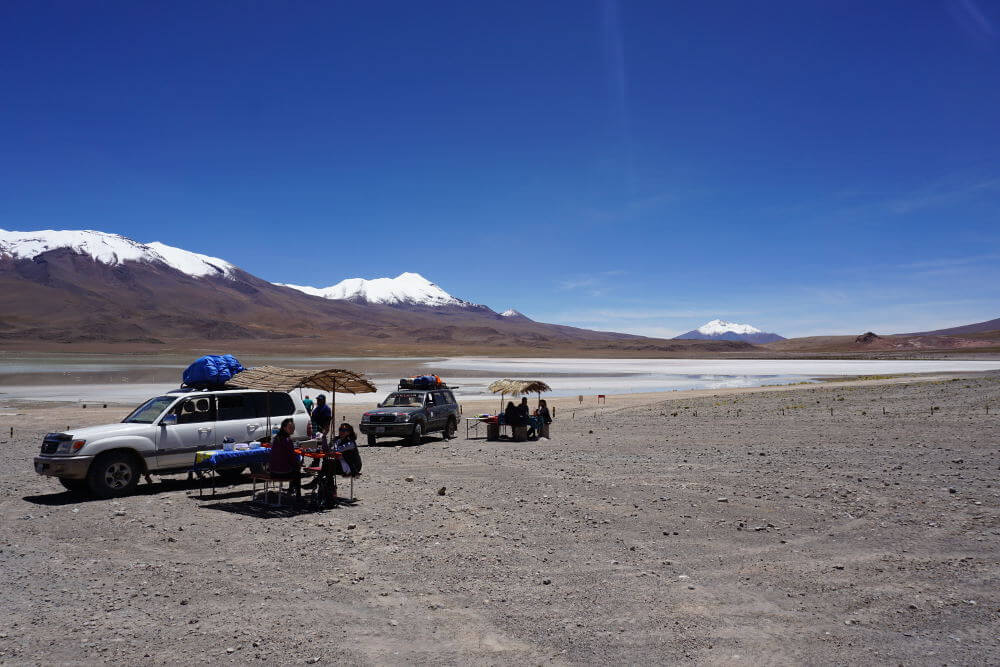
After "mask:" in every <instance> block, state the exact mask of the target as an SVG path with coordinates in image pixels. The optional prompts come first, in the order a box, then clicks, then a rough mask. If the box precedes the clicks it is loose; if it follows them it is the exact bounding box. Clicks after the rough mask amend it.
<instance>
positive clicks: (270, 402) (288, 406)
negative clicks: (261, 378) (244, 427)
mask: <svg viewBox="0 0 1000 667" xmlns="http://www.w3.org/2000/svg"><path fill="white" fill-rule="evenodd" d="M250 396H253V401H254V405H255V406H256V410H255V412H256V414H257V417H267V416H268V414H267V413H268V408H270V412H271V414H270V416H271V417H285V416H288V415H292V414H295V403H294V402H292V397H291V396H289V395H288V394H284V393H281V392H277V391H272V392H261V393H259V394H250Z"/></svg>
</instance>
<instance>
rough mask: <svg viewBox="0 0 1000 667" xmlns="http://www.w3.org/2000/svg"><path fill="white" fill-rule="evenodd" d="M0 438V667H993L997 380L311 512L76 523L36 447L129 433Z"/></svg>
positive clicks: (896, 392)
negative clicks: (38, 464) (584, 666)
mask: <svg viewBox="0 0 1000 667" xmlns="http://www.w3.org/2000/svg"><path fill="white" fill-rule="evenodd" d="M666 399H669V400H666ZM987 403H989V404H990V405H991V406H992V408H991V410H990V413H989V414H988V415H987V414H986V411H985V407H984V406H985V405H986V404H987ZM831 408H832V413H831ZM934 408H937V409H934ZM883 409H884V410H885V413H884V414H883ZM0 412H2V413H5V414H4V415H2V416H0V426H3V433H2V434H0V438H2V442H0V445H2V447H3V450H4V452H5V453H6V454H7V458H8V460H9V465H7V466H5V467H4V469H3V470H2V471H0V521H2V526H3V530H2V533H0V663H4V664H7V663H12V664H21V663H28V664H31V663H39V664H40V663H43V662H44V663H97V662H109V663H130V664H134V663H192V662H206V663H207V662H223V663H248V662H267V663H303V662H305V663H309V662H320V663H327V662H330V663H332V662H337V663H376V664H385V663H403V662H405V663H440V662H448V663H458V662H473V663H517V664H523V663H527V662H531V663H598V662H600V663H608V662H610V663H650V662H675V661H695V662H699V663H709V664H718V663H726V664H755V665H756V664H764V663H767V664H789V663H814V664H815V663H820V664H829V663H838V664H850V663H890V662H892V663H906V664H942V663H959V664H989V663H992V664H997V663H998V662H1000V580H998V578H1000V548H998V547H1000V512H998V496H1000V482H998V469H1000V451H998V444H1000V437H998V433H1000V415H998V414H997V413H998V412H1000V374H985V375H978V376H966V377H964V379H952V380H950V381H947V380H945V381H942V380H932V381H928V380H914V379H910V380H905V381H899V380H897V381H895V382H890V383H884V384H879V383H874V384H871V383H869V384H867V385H863V386H859V385H851V384H848V383H829V384H825V385H822V386H813V387H802V388H792V389H787V388H786V389H784V390H781V391H768V390H764V391H759V390H758V391H745V392H739V391H737V392H728V393H723V392H716V393H715V394H712V393H710V392H700V393H697V394H684V393H675V394H671V395H669V396H664V395H660V396H658V397H650V396H646V397H634V398H632V399H630V400H627V401H624V400H618V401H613V402H610V403H609V405H608V406H602V407H600V408H595V407H594V406H584V407H581V408H579V409H577V410H576V411H575V416H574V413H573V410H571V409H570V408H569V407H568V405H564V407H563V408H561V409H560V410H559V412H558V414H557V417H558V419H557V421H556V423H555V424H553V431H552V435H553V438H552V439H551V440H550V441H540V442H534V443H508V442H499V443H497V442H486V441H485V440H481V439H473V440H466V439H465V438H464V437H463V436H464V428H463V429H462V432H461V434H460V437H459V438H458V439H456V440H452V441H450V442H445V441H442V440H440V439H437V438H426V439H425V442H424V444H423V445H421V446H419V447H396V446H394V443H387V445H386V446H379V447H373V448H363V449H362V454H363V456H364V460H365V474H364V477H363V478H362V481H361V483H360V485H359V486H358V488H357V495H358V496H359V498H360V500H359V502H357V503H356V504H355V505H353V506H342V507H339V508H337V509H334V510H330V511H327V512H323V513H314V512H301V513H283V512H274V513H271V514H263V513H260V512H259V511H258V510H255V509H254V508H253V507H252V506H250V505H249V504H248V503H247V501H248V499H249V488H250V487H249V483H245V484H237V485H233V486H229V487H225V488H224V489H221V490H220V493H219V494H218V495H216V496H215V497H214V498H211V497H207V498H205V499H204V500H199V499H198V498H197V496H192V495H191V488H190V487H189V485H188V484H187V483H186V482H184V481H182V480H180V479H173V480H170V479H167V480H165V481H159V480H156V481H155V483H154V484H153V485H146V484H142V485H140V487H139V493H138V494H137V495H135V496H132V497H128V498H123V499H119V500H110V501H98V500H87V499H82V498H79V497H76V496H73V495H71V494H69V493H66V492H63V491H62V487H60V486H59V485H58V484H57V483H56V482H55V481H54V480H50V479H46V478H41V477H38V476H36V475H35V474H34V472H33V469H32V463H31V458H32V456H33V455H34V454H35V452H36V451H37V449H38V446H39V444H40V441H41V437H42V435H43V434H44V433H45V432H46V431H49V430H57V429H61V428H62V427H63V426H65V425H66V424H86V423H102V422H106V421H113V420H115V419H117V418H120V417H121V415H122V414H123V413H124V412H125V410H122V409H113V408H108V409H106V410H93V409H90V410H82V409H80V408H79V407H77V406H63V407H24V406H16V405H15V406H4V407H2V408H0ZM11 412H21V413H24V414H22V415H20V416H13V415H10V414H9V413H11ZM469 412H470V408H469V407H467V408H466V413H469ZM349 416H350V417H351V418H352V419H356V418H357V414H356V413H351V414H350V415H349ZM10 425H13V426H14V427H15V429H16V431H15V437H14V438H13V439H10V438H9V437H8V434H9V430H8V429H9V426H10ZM154 480H155V478H154ZM409 480H412V481H409ZM442 488H444V491H443V492H440V493H439V490H440V489H442ZM441 493H443V495H441Z"/></svg>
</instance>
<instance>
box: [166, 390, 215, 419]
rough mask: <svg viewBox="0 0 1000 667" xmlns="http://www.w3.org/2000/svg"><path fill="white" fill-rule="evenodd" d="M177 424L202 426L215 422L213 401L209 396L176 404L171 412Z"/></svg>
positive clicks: (193, 398)
mask: <svg viewBox="0 0 1000 667" xmlns="http://www.w3.org/2000/svg"><path fill="white" fill-rule="evenodd" d="M173 412H174V414H176V415H177V423H178V424H203V423H205V422H214V421H215V401H214V400H212V397H211V396H198V397H192V398H189V399H186V400H184V401H181V402H180V403H178V404H177V407H175V408H174V410H173Z"/></svg>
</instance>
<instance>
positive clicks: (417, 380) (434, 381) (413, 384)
mask: <svg viewBox="0 0 1000 667" xmlns="http://www.w3.org/2000/svg"><path fill="white" fill-rule="evenodd" d="M447 386H448V385H446V384H445V383H444V380H442V379H441V378H440V377H439V376H437V375H418V376H417V377H412V378H400V379H399V388H400V389H440V388H442V387H447Z"/></svg>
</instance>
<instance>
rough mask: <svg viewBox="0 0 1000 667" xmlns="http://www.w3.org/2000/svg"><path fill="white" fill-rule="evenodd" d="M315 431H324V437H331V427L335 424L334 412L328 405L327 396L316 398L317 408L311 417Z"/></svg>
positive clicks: (321, 395)
mask: <svg viewBox="0 0 1000 667" xmlns="http://www.w3.org/2000/svg"><path fill="white" fill-rule="evenodd" d="M310 418H311V419H312V423H313V430H314V431H322V432H323V434H324V435H326V436H329V435H330V425H331V424H332V423H333V411H332V410H330V406H329V405H327V404H326V394H320V395H319V396H317V397H316V407H315V408H314V409H313V411H312V414H311V415H310Z"/></svg>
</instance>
